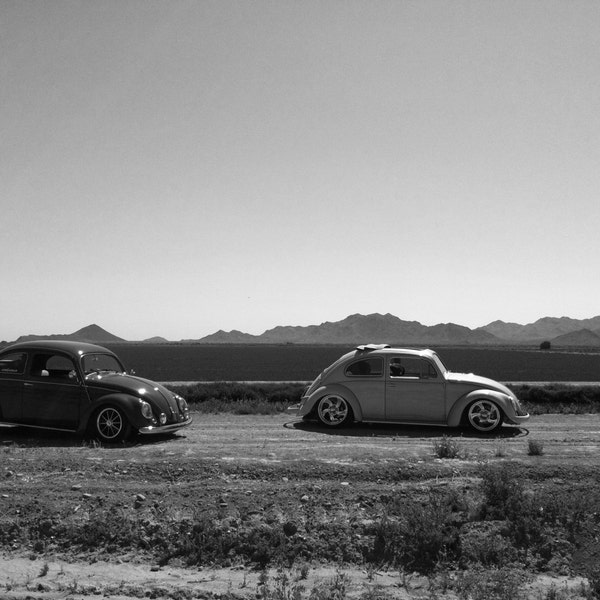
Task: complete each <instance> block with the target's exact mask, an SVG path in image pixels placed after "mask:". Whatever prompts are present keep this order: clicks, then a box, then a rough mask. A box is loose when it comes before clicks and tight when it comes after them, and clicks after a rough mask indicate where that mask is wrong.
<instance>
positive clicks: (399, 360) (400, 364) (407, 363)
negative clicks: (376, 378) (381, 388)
mask: <svg viewBox="0 0 600 600" xmlns="http://www.w3.org/2000/svg"><path fill="white" fill-rule="evenodd" d="M389 374H390V377H409V378H413V379H435V378H436V377H437V371H436V370H435V368H434V367H433V365H432V364H431V363H430V362H429V361H428V360H425V359H423V358H417V357H415V356H402V357H395V358H392V359H391V360H390V371H389Z"/></svg>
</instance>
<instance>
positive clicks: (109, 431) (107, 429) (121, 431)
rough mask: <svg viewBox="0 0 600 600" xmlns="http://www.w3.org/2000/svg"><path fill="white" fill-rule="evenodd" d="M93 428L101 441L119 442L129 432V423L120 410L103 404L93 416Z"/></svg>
mask: <svg viewBox="0 0 600 600" xmlns="http://www.w3.org/2000/svg"><path fill="white" fill-rule="evenodd" d="M94 430H95V433H96V436H97V437H98V439H99V440H101V441H103V442H109V443H111V442H121V441H123V440H124V439H126V438H127V437H128V436H129V434H130V433H131V425H130V424H129V421H128V420H127V418H126V417H125V415H124V414H123V412H122V411H121V410H119V409H118V408H115V407H113V406H105V407H104V408H101V409H100V410H99V411H98V412H97V413H96V415H95V417H94Z"/></svg>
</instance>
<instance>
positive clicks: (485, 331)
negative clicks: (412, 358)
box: [16, 313, 600, 347]
mask: <svg viewBox="0 0 600 600" xmlns="http://www.w3.org/2000/svg"><path fill="white" fill-rule="evenodd" d="M39 339H65V340H76V341H80V342H92V343H100V344H101V343H119V342H126V341H128V340H124V339H123V338H120V337H118V336H116V335H114V334H112V333H109V332H108V331H106V330H105V329H102V327H100V326H99V325H96V324H93V325H88V326H87V327H83V328H82V329H79V330H78V331H76V332H74V333H71V334H55V335H24V336H21V337H20V338H18V340H16V341H18V342H23V341H29V340H39ZM142 341H143V342H144V343H167V340H166V339H165V338H162V337H152V338H148V339H146V340H142ZM365 342H386V343H389V344H394V345H404V346H408V345H423V346H424V345H429V346H435V345H478V346H490V345H506V344H519V345H531V344H540V343H541V342H550V343H551V345H552V346H571V347H575V346H577V347H600V316H596V317H593V318H590V319H571V318H569V317H544V318H542V319H538V320H537V321H535V322H534V323H529V324H527V325H520V324H518V323H506V322H504V321H493V322H492V323H489V324H488V325H485V326H483V327H477V328H476V329H470V328H468V327H465V326H463V325H457V324H455V323H439V324H438V325H431V326H428V325H422V324H421V323H419V322H418V321H404V320H402V319H400V318H398V317H396V316H394V315H391V314H389V313H388V314H385V315H382V314H378V313H374V314H370V315H360V314H355V315H350V316H348V317H346V318H345V319H342V320H341V321H335V322H331V321H327V322H325V323H321V324H320V325H308V326H304V327H303V326H278V327H274V328H273V329H268V330H267V331H265V332H264V333H262V334H261V335H252V334H249V333H244V332H242V331H237V330H233V331H229V332H226V331H223V330H219V331H217V332H216V333H213V334H211V335H208V336H205V337H203V338H200V339H186V340H180V343H194V344H358V343H365Z"/></svg>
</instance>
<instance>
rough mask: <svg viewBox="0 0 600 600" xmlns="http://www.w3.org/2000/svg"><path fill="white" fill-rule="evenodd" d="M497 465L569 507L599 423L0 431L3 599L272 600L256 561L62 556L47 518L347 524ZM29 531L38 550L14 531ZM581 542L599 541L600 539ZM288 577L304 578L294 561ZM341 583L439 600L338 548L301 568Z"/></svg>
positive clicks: (142, 552)
mask: <svg viewBox="0 0 600 600" xmlns="http://www.w3.org/2000/svg"><path fill="white" fill-rule="evenodd" d="M444 435H449V436H451V439H452V440H454V441H455V442H456V443H457V444H458V446H459V448H460V458H458V459H440V458H438V457H437V455H436V453H435V451H434V444H435V443H436V442H439V441H440V440H441V439H443V438H442V436H444ZM531 440H534V441H536V442H538V443H539V444H540V445H541V446H543V453H542V454H541V455H537V456H532V455H530V454H529V453H528V447H529V442H530V441H531ZM503 461H504V462H511V463H515V464H518V465H519V467H520V468H521V469H522V472H523V473H525V474H526V476H527V479H528V482H529V485H531V486H533V487H540V488H545V489H546V490H548V489H551V490H552V492H553V493H555V494H564V495H565V497H566V498H568V496H569V494H571V493H572V491H573V489H574V488H577V487H580V488H581V487H582V486H585V485H588V484H589V485H593V486H597V487H599V488H600V484H599V481H598V474H597V473H598V467H599V466H600V416H598V415H546V416H537V417H534V418H532V419H531V421H530V423H528V425H527V428H526V429H525V428H524V429H518V428H514V427H505V428H503V430H502V432H501V433H500V434H499V435H496V436H493V437H489V436H481V435H476V434H473V433H469V432H468V431H464V430H446V429H439V428H435V427H409V426H394V427H392V426H374V425H372V426H368V425H364V426H363V425H360V426H353V427H351V428H346V429H343V430H339V431H338V430H324V429H322V428H320V427H318V426H316V425H313V424H306V423H303V422H301V421H298V420H297V419H295V418H294V417H293V416H290V415H277V416H231V415H197V416H196V417H195V421H194V423H193V424H192V426H190V427H188V428H187V429H185V430H183V431H181V432H179V433H178V434H176V435H174V436H170V437H166V438H144V439H141V440H136V441H135V442H134V443H131V444H126V445H121V446H115V447H102V446H99V445H97V444H94V443H91V442H87V441H82V440H81V439H78V438H76V437H71V436H67V435H64V434H56V433H46V432H41V433H40V432H35V433H32V432H31V431H27V430H24V429H4V428H2V429H0V532H3V533H2V536H1V537H0V542H1V545H0V549H1V556H0V598H2V599H4V598H6V599H12V598H14V599H22V598H49V599H51V600H52V599H58V598H72V599H74V600H77V599H80V598H90V597H110V598H115V599H119V598H121V599H130V598H140V597H149V598H163V597H164V598H213V597H214V598H250V597H252V598H259V597H263V598H265V597H267V595H266V594H265V593H264V592H263V593H262V595H261V592H260V586H261V583H263V584H264V578H265V572H264V571H263V572H261V570H259V569H256V568H254V567H251V566H247V565H241V564H231V565H229V566H220V567H219V568H215V567H211V566H210V565H208V564H195V565H188V564H185V561H183V560H171V561H166V562H162V563H161V562H159V561H157V559H156V556H155V554H153V551H152V550H153V548H152V547H151V544H150V543H149V545H148V547H147V548H141V549H138V550H136V551H132V550H130V549H127V550H123V549H121V548H111V547H110V546H108V547H107V546H100V545H98V547H97V549H96V550H90V549H89V548H88V549H86V550H81V548H79V547H77V548H69V547H64V545H61V544H60V543H59V542H60V541H59V540H58V539H54V536H53V535H50V534H51V533H52V531H54V530H58V523H56V522H48V523H46V524H44V523H45V521H44V519H47V520H49V521H51V520H52V519H50V517H49V516H48V515H49V514H52V515H54V517H53V518H54V519H56V515H60V516H61V518H64V519H65V520H68V521H69V522H75V520H76V519H79V518H85V515H88V516H89V514H91V513H92V512H93V511H94V510H95V511H98V510H99V509H101V508H106V509H107V511H112V512H114V511H120V512H123V513H125V512H127V513H135V514H138V515H141V517H140V518H142V517H143V515H144V514H150V511H151V512H152V514H153V515H157V514H160V515H164V518H165V519H171V520H172V521H173V523H176V522H178V521H180V520H181V519H183V518H187V517H189V518H193V517H194V515H197V514H198V513H199V511H202V510H204V509H205V508H206V507H211V509H214V510H217V511H218V512H219V515H220V516H221V517H223V518H229V519H231V522H232V527H235V526H237V525H236V524H235V523H236V521H238V522H239V521H240V520H243V519H252V518H254V516H255V513H256V512H258V511H262V513H263V514H267V512H268V513H269V514H271V515H273V512H274V511H275V510H277V511H279V512H278V514H277V515H276V516H275V517H272V518H280V519H283V520H285V519H287V520H288V521H291V522H292V523H293V522H294V519H295V520H296V521H299V519H300V516H299V515H301V514H306V513H307V512H309V511H321V512H323V514H329V515H331V516H332V517H331V518H336V519H339V518H341V515H343V514H346V516H347V518H348V519H349V522H350V523H352V522H354V521H353V520H355V521H356V520H358V519H360V518H361V515H366V514H367V512H368V509H369V507H372V506H374V505H376V504H377V502H379V501H380V499H381V498H382V497H389V496H393V495H402V496H405V497H413V496H414V497H415V498H421V497H422V495H423V493H424V490H425V489H427V488H431V487H436V486H437V487H439V486H447V487H448V486H453V487H455V488H456V489H459V490H470V489H473V487H474V486H476V485H477V481H478V469H479V468H480V467H481V465H482V464H484V463H488V462H489V463H500V462H503ZM593 509H594V510H595V507H590V510H593ZM145 511H146V512H145ZM328 511H329V512H328ZM361 511H362V512H361ZM365 511H367V512H365ZM107 514H109V513H108V512H107ZM365 518H366V517H365ZM35 523H39V529H40V532H41V533H40V536H39V540H42V541H43V543H42V541H39V540H38V541H37V542H35V541H34V540H32V538H31V535H29V536H25V535H24V533H23V532H25V531H26V530H27V531H31V530H32V527H34V524H35ZM36 526H37V525H36ZM44 528H46V529H47V530H48V531H46V535H42V533H44V531H43V530H44ZM53 528H54V529H53ZM590 536H591V538H594V536H595V538H594V539H595V540H596V542H598V539H599V538H600V535H599V534H598V532H590ZM591 538H590V539H591ZM598 558H599V557H598V544H597V543H596V545H594V546H593V547H592V546H590V547H589V548H586V547H585V546H583V547H582V548H581V549H579V551H578V554H577V557H575V560H574V561H573V564H571V565H570V568H569V569H566V568H557V569H556V570H555V571H550V572H548V571H546V572H543V573H535V574H532V576H531V578H530V580H529V581H528V583H527V586H529V588H528V589H530V590H531V594H530V597H531V598H541V597H543V596H541V592H540V590H543V589H549V588H550V587H551V586H553V587H554V588H556V589H560V590H565V593H566V590H567V589H570V590H576V589H579V587H581V584H582V581H584V580H583V578H582V575H581V573H582V568H580V567H583V566H585V563H589V562H594V561H596V562H598ZM288 573H289V577H290V578H294V577H296V578H297V579H298V580H299V575H298V572H297V570H296V567H293V568H290V569H289V572H288ZM340 576H344V577H347V579H345V581H346V586H345V587H346V594H347V595H348V596H350V597H356V598H359V597H367V595H368V594H370V597H376V595H374V594H375V592H374V590H377V591H378V593H379V591H381V590H383V591H384V592H385V594H387V596H386V597H394V598H431V597H434V596H433V595H432V592H431V581H430V580H429V579H428V578H427V577H424V576H419V575H417V574H415V573H399V572H398V571H397V570H396V571H394V570H389V571H385V570H377V571H374V570H373V569H368V568H366V567H364V565H361V564H359V563H358V562H357V563H356V564H352V561H348V560H346V561H343V562H342V561H340V560H339V558H338V557H336V556H333V555H332V556H331V561H328V562H327V563H325V562H324V561H321V562H319V563H315V562H314V561H312V562H311V561H308V562H307V564H306V566H305V568H304V572H303V573H302V585H303V586H304V587H305V589H307V590H310V589H311V587H314V586H315V585H318V583H319V582H323V581H332V580H333V579H334V578H336V577H338V578H339V577H340ZM268 577H269V578H270V579H269V580H270V581H271V582H272V584H273V585H275V582H277V581H278V577H279V578H281V577H282V575H281V572H279V573H278V572H277V571H276V570H274V569H271V570H270V571H269V572H268ZM290 581H291V579H290ZM294 585H299V583H298V584H294ZM290 586H292V587H293V585H292V584H290V583H289V582H288V592H289V594H288V595H289V597H290V598H291V597H292V596H291V592H290ZM573 593H575V592H573ZM283 595H284V594H283V592H282V593H281V594H280V596H279V597H283ZM271 597H275V596H273V595H272V596H271ZM306 597H307V596H306ZM436 597H449V598H454V597H456V596H452V594H449V595H448V596H443V595H440V594H439V593H437V596H436ZM572 597H576V595H574V596H572Z"/></svg>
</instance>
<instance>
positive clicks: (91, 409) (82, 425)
mask: <svg viewBox="0 0 600 600" xmlns="http://www.w3.org/2000/svg"><path fill="white" fill-rule="evenodd" d="M139 404H140V399H139V398H137V397H136V396H131V395H129V394H122V393H112V394H106V395H105V396H101V397H100V398H98V399H97V400H95V401H94V402H92V403H90V405H89V406H88V407H87V408H86V410H85V412H84V413H83V414H82V415H81V417H80V419H79V428H78V430H77V433H78V434H80V435H83V434H85V433H86V432H88V431H89V429H90V426H93V418H94V415H95V414H96V413H97V412H98V411H99V410H101V409H103V408H107V407H113V408H118V409H120V410H122V411H123V412H124V413H125V416H126V417H127V420H128V421H129V424H130V425H131V426H132V427H133V428H134V429H138V428H139V427H140V426H141V425H143V424H142V423H141V422H140V418H141V411H140V410H139V408H138V407H139Z"/></svg>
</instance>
